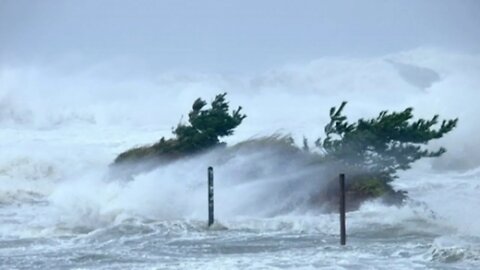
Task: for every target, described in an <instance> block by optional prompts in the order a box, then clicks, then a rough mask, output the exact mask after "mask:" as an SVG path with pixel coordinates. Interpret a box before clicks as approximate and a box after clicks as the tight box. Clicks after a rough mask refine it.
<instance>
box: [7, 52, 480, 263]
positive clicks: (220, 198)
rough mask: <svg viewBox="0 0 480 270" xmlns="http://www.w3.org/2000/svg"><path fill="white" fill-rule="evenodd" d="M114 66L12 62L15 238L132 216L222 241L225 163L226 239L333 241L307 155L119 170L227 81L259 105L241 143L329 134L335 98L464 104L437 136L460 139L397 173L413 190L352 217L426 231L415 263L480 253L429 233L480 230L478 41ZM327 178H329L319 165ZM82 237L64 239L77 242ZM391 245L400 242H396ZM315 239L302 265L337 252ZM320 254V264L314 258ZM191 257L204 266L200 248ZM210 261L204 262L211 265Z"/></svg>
mask: <svg viewBox="0 0 480 270" xmlns="http://www.w3.org/2000/svg"><path fill="white" fill-rule="evenodd" d="M108 68H111V67H110V66H107V68H106V69H108ZM102 72H104V71H103V70H102V69H99V68H98V67H95V68H92V69H87V70H85V71H84V72H78V73H73V74H72V73H70V74H62V72H61V71H58V70H54V69H46V68H39V67H30V68H24V67H16V68H12V67H2V68H1V69H0V81H1V83H2V88H1V89H0V104H1V108H0V125H1V126H2V130H1V131H0V146H1V147H2V148H1V149H2V157H1V159H0V182H1V185H0V203H1V205H2V207H3V208H2V210H1V211H0V214H1V217H0V218H1V219H2V220H3V224H7V225H5V226H3V227H2V230H1V234H2V239H10V238H15V237H17V238H22V237H23V238H28V237H47V238H48V237H49V236H52V237H53V236H58V235H64V236H65V235H75V237H79V238H81V239H83V238H82V237H90V236H91V237H94V236H95V237H97V236H98V235H102V232H105V233H107V232H108V233H111V232H112V230H113V231H115V230H118V229H119V228H121V230H123V231H122V232H125V230H127V229H125V228H129V227H128V226H133V227H135V228H151V230H152V231H151V232H150V229H149V230H147V231H148V233H153V234H155V233H160V232H163V233H165V232H166V231H169V232H170V233H172V231H173V232H175V230H177V232H176V233H174V234H175V235H177V236H178V235H183V236H184V237H187V238H191V237H194V238H195V237H198V238H203V239H204V240H205V241H207V242H208V241H209V240H208V239H209V237H210V236H211V237H213V238H214V239H216V238H215V237H216V236H215V235H219V234H221V232H220V231H211V232H210V233H211V235H210V236H209V234H208V231H207V230H205V224H204V222H203V219H204V217H205V215H206V196H205V191H206V186H205V177H206V168H207V166H210V165H214V166H215V176H216V198H215V199H216V203H217V208H216V217H217V219H218V222H220V223H221V224H222V225H224V226H225V227H226V228H227V231H230V233H226V234H225V235H226V236H225V238H222V237H220V236H219V237H220V238H221V239H223V240H224V241H226V242H227V243H228V241H227V240H228V239H237V237H239V238H242V237H243V238H244V239H250V238H249V237H253V235H263V236H265V237H267V236H268V237H270V236H275V237H278V236H279V235H282V234H290V235H296V236H295V237H302V235H308V236H310V237H313V236H314V235H323V236H322V237H324V238H325V239H327V240H325V241H326V243H327V244H326V245H327V246H328V245H330V244H329V243H331V241H333V240H332V239H335V237H334V235H335V234H336V228H337V222H338V221H337V219H336V216H335V215H332V214H325V213H322V211H321V208H318V206H315V205H312V204H311V202H309V199H310V197H311V196H313V195H314V194H316V191H318V190H316V189H321V188H322V186H321V185H320V184H319V183H320V181H318V180H319V179H321V175H322V171H321V168H317V169H315V170H312V169H311V168H309V167H307V166H306V165H305V164H304V163H302V161H301V160H296V159H287V160H285V156H282V155H281V154H280V153H279V152H275V151H274V150H271V149H270V150H269V149H262V150H259V151H257V152H255V153H253V152H248V151H247V152H238V153H235V155H233V156H231V157H228V158H225V157H224V156H222V154H221V152H213V153H209V154H206V155H203V156H201V157H199V158H195V159H187V160H182V161H178V162H175V163H172V164H169V165H167V166H165V167H162V168H159V169H156V170H153V171H150V172H148V173H144V174H141V175H138V176H136V177H135V178H134V179H133V180H132V181H121V180H118V179H110V178H109V177H108V165H109V164H110V163H111V162H112V160H113V159H114V157H115V156H116V155H117V154H118V153H120V152H121V151H123V150H125V149H127V148H129V147H132V146H135V145H140V144H145V143H151V142H154V141H156V140H157V139H158V138H160V137H161V136H170V128H171V127H172V126H175V125H176V124H177V123H178V121H180V119H181V115H182V114H183V115H184V116H185V115H186V113H187V111H188V110H189V106H190V105H191V103H192V102H193V100H194V99H196V98H197V97H203V98H206V99H207V100H210V99H212V98H213V96H214V95H215V94H216V93H219V92H223V91H227V92H228V93H229V95H228V99H229V100H230V101H231V105H232V106H233V107H236V106H239V105H242V106H243V107H244V111H245V113H246V114H247V115H248V118H247V119H246V120H245V122H244V123H243V124H242V126H241V127H239V129H238V131H237V133H236V134H235V135H234V136H232V137H231V138H228V139H227V140H228V142H229V143H230V144H233V143H235V142H238V141H241V140H244V139H247V138H250V137H252V136H264V135H271V134H273V133H275V132H277V133H284V134H291V135H293V137H294V138H295V139H297V141H298V142H300V139H301V138H302V136H306V137H307V138H310V139H311V140H314V139H315V138H316V137H317V136H321V135H322V130H323V126H324V124H325V123H326V122H327V120H328V109H329V108H330V107H331V106H335V105H338V104H339V103H340V102H341V101H343V100H347V101H349V105H348V106H347V108H346V114H347V115H348V116H350V117H351V119H352V120H355V119H357V118H358V117H372V116H375V115H376V114H377V113H378V112H379V111H380V110H383V109H389V110H399V109H403V108H405V107H407V106H413V107H414V108H415V114H416V115H418V116H419V117H431V116H433V114H435V113H440V115H441V117H444V118H453V117H459V118H460V122H459V126H458V128H457V129H455V130H454V131H453V132H452V133H451V134H449V135H448V136H446V137H445V138H443V139H441V140H439V141H438V142H435V143H434V144H432V147H436V146H439V145H443V146H446V148H447V149H448V153H447V154H446V155H445V156H443V157H442V158H440V159H438V160H435V161H425V162H420V163H418V164H416V166H414V168H413V169H412V170H411V171H409V172H405V173H402V174H401V175H400V178H399V179H397V180H396V181H395V185H396V186H397V187H399V188H402V189H405V190H407V191H408V192H409V194H410V197H411V199H412V201H411V202H409V203H408V204H407V206H404V207H400V208H398V207H388V206H384V205H382V204H380V203H378V202H371V203H367V204H365V205H364V206H363V207H362V208H361V209H360V210H359V211H357V212H353V213H349V215H348V221H349V223H348V226H349V227H348V228H349V232H350V233H351V234H352V238H353V241H354V242H355V241H368V240H366V239H368V237H370V238H373V239H379V238H380V239H381V238H382V237H385V238H386V239H388V241H390V242H389V244H388V245H390V244H391V245H395V240H394V239H392V236H391V235H394V237H398V238H399V239H404V238H408V237H409V236H411V235H417V236H418V237H424V239H426V240H425V242H422V243H420V244H418V245H419V246H416V248H418V252H411V253H408V252H409V251H408V249H409V248H408V247H407V246H408V245H412V243H413V242H411V241H410V242H408V241H407V240H405V241H406V242H405V243H404V242H402V243H399V244H398V245H399V246H401V248H400V249H401V250H404V252H406V253H405V254H407V253H408V255H405V256H406V257H407V259H405V258H403V259H402V256H403V255H402V254H404V253H401V252H399V251H397V253H395V254H396V255H395V254H394V253H392V254H394V255H392V256H397V259H398V263H399V264H401V263H405V267H411V266H412V265H411V264H408V263H407V262H408V258H411V257H412V256H419V257H418V258H422V260H426V261H434V263H438V262H439V263H445V262H446V261H448V260H450V259H449V258H450V257H452V256H453V257H455V258H460V259H459V260H460V261H462V260H465V261H468V262H469V263H475V262H476V261H477V262H478V248H477V247H478V242H474V244H471V243H470V244H468V245H467V246H465V245H463V244H462V243H463V242H461V241H459V245H460V247H455V248H458V249H456V250H457V251H458V252H460V253H461V254H460V255H458V254H459V253H456V252H457V251H451V249H452V248H451V247H450V246H449V245H444V244H443V243H444V242H443V240H441V239H443V238H439V239H440V240H435V242H434V243H433V244H431V246H429V244H428V241H429V240H431V239H434V238H436V237H450V236H451V235H453V236H455V237H459V238H462V237H463V238H465V237H474V236H478V235H479V234H480V227H479V225H478V224H480V222H478V221H479V220H478V215H477V214H476V207H477V206H478V205H480V201H479V199H478V198H479V197H480V196H478V194H479V191H480V188H479V187H480V182H479V174H478V170H479V169H478V168H479V165H480V146H479V144H478V142H477V141H478V140H477V139H476V137H477V134H478V133H479V132H480V130H479V126H478V125H477V122H478V121H476V116H477V115H478V113H479V112H480V111H479V110H480V109H479V107H478V106H477V105H476V102H477V101H478V100H479V98H480V92H479V90H478V89H480V76H478V75H479V74H480V57H479V56H478V55H464V54H454V53H449V52H445V51H440V50H437V49H419V50H414V51H408V52H403V53H398V54H392V55H387V56H384V57H378V58H357V59H346V58H341V59H340V58H324V59H318V60H316V61H312V62H309V63H305V64H303V65H292V66H285V67H282V68H277V69H273V70H270V71H267V72H265V73H262V74H257V75H254V76H237V77H235V76H221V75H215V74H157V75H155V76H150V77H142V78H140V77H138V78H118V77H115V78H113V77H106V78H104V77H102V76H100V75H99V74H101V73H102ZM417 73H420V74H417ZM412 74H414V75H412ZM415 74H417V75H418V76H416V75H415ZM412 76H413V77H412ZM183 120H184V119H183ZM316 176H318V179H313V178H315V177H316ZM132 222H133V223H132ZM132 224H133V225H132ZM85 233H87V234H86V235H87V236H86V235H85ZM148 233H147V234H148ZM235 233H237V234H235ZM92 234H93V235H94V236H92ZM137 236H138V237H140V238H141V237H142V234H141V233H140V234H139V235H137ZM214 236H215V237H214ZM95 237H94V238H95ZM105 237H106V238H107V239H110V238H109V237H110V236H108V237H107V236H105ZM126 237H127V236H126ZM178 237H180V236H178ZM229 237H231V238H229ZM292 237H293V236H292ZM243 238H242V239H243ZM330 238H332V239H330ZM75 239H76V238H75ZM178 239H180V238H178ZM178 239H177V240H178ZM355 239H356V240H355ZM362 239H363V240H362ZM422 239H423V238H422ZM455 239H457V238H455ZM77 240H78V239H77ZM77 240H72V241H77ZM124 240H125V241H133V240H132V239H130V238H128V237H127V238H126V239H124ZM177 240H175V241H177ZM217 240H218V239H217ZM237 240H238V239H237ZM237 240H235V241H237ZM264 240H265V239H264ZM78 241H80V240H78ZM82 241H83V240H82ZM99 241H100V240H99ZM112 241H113V240H112ZM145 241H147V240H145ZM172 241H173V240H172ZM178 241H180V240H178ZM219 241H220V240H219ZM238 241H240V240H238ZM265 241H267V240H265ZM285 241H287V242H288V241H290V240H285ZM312 241H313V240H312ZM379 241H380V240H379ZM399 241H400V240H399ZM401 241H403V240H401ZM422 241H423V240H422ZM455 241H456V240H455ZM240 242H241V241H240ZM267 242H268V241H267ZM75 243H76V242H75ZM75 243H71V242H68V243H64V244H65V245H67V246H68V245H70V246H72V247H74V246H75V245H76V244H75ZM218 243H221V241H220V242H218ZM218 243H217V244H218ZM369 243H370V242H369ZM104 244H105V243H104ZM197 244H198V243H197ZM237 244H238V243H237ZM264 244H265V243H264ZM303 244H305V245H308V244H306V243H303ZM32 245H35V244H32ZM105 245H107V244H105ZM206 245H207V244H206ZM238 245H240V246H241V244H238ZM259 245H262V244H261V243H259ZM332 245H333V244H332ZM354 245H355V244H354ZM388 245H387V246H386V247H385V248H386V249H389V248H391V247H388ZM475 245H476V246H475ZM280 246H281V245H280ZM208 248H210V246H209V247H206V249H208ZM269 248H270V247H269ZM416 248H414V250H416ZM266 249H267V250H268V248H266ZM273 250H274V249H273V247H272V254H271V257H269V256H265V257H264V258H263V259H260V258H257V259H258V263H259V264H260V266H259V267H267V266H268V265H272V264H275V263H274V261H275V260H276V259H278V258H277V257H276V256H279V255H278V254H281V252H283V251H279V252H280V253H275V252H276V251H273ZM195 252H197V251H195ZM285 252H287V253H288V251H285ZM290 252H293V253H295V251H292V250H290ZM309 252H311V256H310V257H309V256H307V257H302V256H301V255H300V254H297V255H295V254H293V253H290V254H292V255H291V256H292V257H293V258H297V259H298V266H299V267H300V266H302V267H303V266H305V265H311V266H312V267H317V266H320V265H321V262H319V261H318V260H314V259H312V258H314V257H315V256H320V255H319V254H320V253H322V252H323V253H322V254H326V253H328V254H330V255H332V254H331V253H329V251H328V248H327V247H325V250H318V249H311V250H309ZM325 252H326V253H325ZM348 252H350V254H355V256H357V259H358V261H357V262H356V263H358V264H362V263H365V261H369V260H370V259H372V258H370V257H369V256H373V255H372V254H376V253H375V252H373V253H369V252H366V251H365V250H363V251H362V250H361V248H360V247H359V246H356V247H355V248H354V249H353V250H350V251H348ZM362 252H363V253H362ZM392 252H393V251H392ZM452 252H453V253H452ZM387 253H388V252H387ZM362 254H363V255H362ZM425 254H426V255H425ZM452 254H453V255H452ZM377 255H378V254H377ZM152 256H153V255H152ZM172 256H173V255H172ZM332 256H333V255H332ZM338 256H340V255H338ZM362 256H364V257H362ZM336 258H337V259H338V260H340V261H341V260H346V261H344V265H345V267H347V268H348V267H349V266H352V267H353V265H354V264H355V262H353V261H348V260H347V259H346V258H345V257H342V258H340V257H336ZM362 258H363V259H362ZM270 260H271V261H270ZM309 260H310V264H308V263H305V262H306V261H307V262H308V261H309ZM372 260H373V259H372ZM475 260H476V261H475ZM204 263H205V262H204ZM224 263H225V264H224V267H228V266H229V265H230V264H229V263H231V265H232V266H233V267H240V268H241V265H242V262H238V261H235V262H234V261H230V262H224ZM244 263H245V264H249V263H251V261H248V262H247V261H245V262H244ZM283 263H284V264H285V265H286V266H287V267H288V265H289V264H288V263H287V262H283ZM280 264H281V263H280ZM183 265H184V266H188V265H196V266H198V265H199V264H197V262H195V261H190V260H186V261H185V262H184V264H183ZM212 265H213V263H212V262H209V263H205V267H206V268H208V267H210V266H212ZM434 266H435V265H434ZM252 267H253V266H252ZM290 267H293V266H292V265H290ZM306 267H307V268H308V266H306ZM179 268H181V267H179Z"/></svg>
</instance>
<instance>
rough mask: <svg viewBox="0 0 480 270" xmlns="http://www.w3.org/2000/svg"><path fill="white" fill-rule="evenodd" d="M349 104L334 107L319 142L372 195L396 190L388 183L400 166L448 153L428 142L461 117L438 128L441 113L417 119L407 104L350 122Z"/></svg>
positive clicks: (328, 155) (329, 156) (407, 165)
mask: <svg viewBox="0 0 480 270" xmlns="http://www.w3.org/2000/svg"><path fill="white" fill-rule="evenodd" d="M346 104H347V103H346V102H343V103H342V104H341V105H340V107H338V109H337V108H335V107H333V108H331V109H330V123H328V124H327V125H326V126H325V134H326V138H325V139H324V140H321V139H318V140H317V141H316V145H317V146H318V147H320V149H322V151H323V153H324V158H325V159H326V160H327V161H333V162H337V163H339V165H340V166H342V167H343V170H346V171H347V172H350V174H351V175H352V176H353V179H352V180H353V182H354V183H352V187H353V188H355V187H356V188H357V189H366V190H364V191H366V192H367V193H372V194H370V195H381V194H382V193H383V192H384V191H387V190H393V189H392V188H391V187H390V186H389V185H387V184H388V183H389V182H391V181H392V180H393V179H395V178H396V177H397V175H396V173H397V171H398V170H406V169H409V168H410V166H411V164H412V163H413V162H415V161H417V160H419V159H421V158H425V157H439V156H441V155H442V154H443V153H445V151H446V150H445V148H443V147H440V148H439V149H437V150H435V151H430V150H428V149H426V148H425V146H426V145H427V144H428V142H430V141H431V140H434V139H439V138H441V137H442V136H443V135H445V134H447V133H448V132H450V131H451V130H452V129H453V128H455V126H456V125H457V122H458V119H452V120H443V121H442V122H441V124H440V125H439V127H438V128H436V127H437V126H438V124H439V119H438V118H439V116H438V115H435V116H434V117H433V118H432V119H430V120H424V119H419V120H415V121H414V120H412V119H413V114H412V112H413V109H412V108H407V109H405V110H403V111H401V112H388V111H382V112H380V114H379V115H378V116H377V117H376V118H373V119H367V120H366V119H360V120H358V121H357V122H356V123H349V122H348V121H347V117H346V116H344V115H343V114H342V112H343V109H344V108H345V105H346ZM359 182H363V184H361V183H359Z"/></svg>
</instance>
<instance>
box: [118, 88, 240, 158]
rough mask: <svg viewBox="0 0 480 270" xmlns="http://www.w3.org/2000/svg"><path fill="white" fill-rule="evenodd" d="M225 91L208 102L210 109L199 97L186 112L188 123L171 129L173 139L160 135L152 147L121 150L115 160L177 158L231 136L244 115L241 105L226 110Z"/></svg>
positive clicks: (206, 147)
mask: <svg viewBox="0 0 480 270" xmlns="http://www.w3.org/2000/svg"><path fill="white" fill-rule="evenodd" d="M226 95H227V93H223V94H219V95H217V96H216V97H215V99H214V100H213V101H212V102H211V108H205V106H206V105H207V102H206V101H204V100H202V99H201V98H198V99H197V100H195V102H194V103H193V105H192V111H191V112H190V113H189V114H188V123H186V124H184V123H179V124H178V125H177V127H176V128H175V129H174V130H173V134H174V135H175V137H174V138H172V139H165V138H161V139H160V141H159V142H157V143H155V144H153V145H151V146H142V147H138V148H133V149H130V150H128V151H126V152H124V153H121V154H120V155H119V156H118V157H117V158H116V159H115V163H120V162H125V161H141V160H144V159H150V158H167V159H171V158H176V157H182V156H185V155H189V154H194V153H197V152H199V151H202V150H205V149H208V148H211V147H214V146H216V145H219V144H220V143H221V142H220V138H221V137H225V136H229V135H232V134H233V132H234V129H235V128H236V127H237V126H239V125H240V124H241V123H242V121H243V119H245V117H246V115H244V114H242V113H241V110H242V107H238V108H237V109H236V110H233V111H232V112H231V113H230V112H229V104H228V102H227V101H226V99H225V96H226Z"/></svg>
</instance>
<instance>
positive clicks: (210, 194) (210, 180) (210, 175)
mask: <svg viewBox="0 0 480 270" xmlns="http://www.w3.org/2000/svg"><path fill="white" fill-rule="evenodd" d="M213 206H214V204H213V168H212V167H208V226H209V227H210V226H211V225H212V224H213V220H214V216H213Z"/></svg>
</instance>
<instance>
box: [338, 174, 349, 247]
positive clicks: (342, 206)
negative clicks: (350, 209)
mask: <svg viewBox="0 0 480 270" xmlns="http://www.w3.org/2000/svg"><path fill="white" fill-rule="evenodd" d="M339 180H340V245H342V246H344V245H346V243H347V233H346V226H345V174H343V173H342V174H340V178H339Z"/></svg>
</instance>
